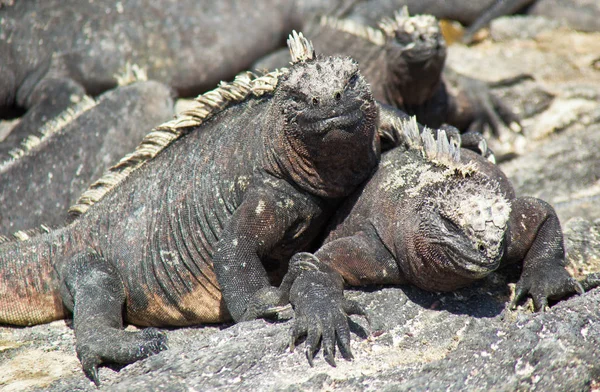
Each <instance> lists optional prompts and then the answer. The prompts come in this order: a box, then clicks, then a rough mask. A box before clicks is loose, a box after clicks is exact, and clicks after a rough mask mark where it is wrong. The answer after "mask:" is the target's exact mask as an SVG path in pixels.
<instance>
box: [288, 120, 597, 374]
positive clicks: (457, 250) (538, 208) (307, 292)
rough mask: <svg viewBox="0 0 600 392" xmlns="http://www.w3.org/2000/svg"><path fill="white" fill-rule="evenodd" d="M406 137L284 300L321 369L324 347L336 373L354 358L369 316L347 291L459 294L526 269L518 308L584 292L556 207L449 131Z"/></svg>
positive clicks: (303, 264)
mask: <svg viewBox="0 0 600 392" xmlns="http://www.w3.org/2000/svg"><path fill="white" fill-rule="evenodd" d="M396 129H397V130H398V131H400V133H401V135H399V138H400V139H402V140H403V141H404V142H403V143H402V144H403V145H404V147H403V146H400V147H398V148H395V149H392V150H390V151H388V152H386V153H384V154H383V155H382V159H381V161H380V163H379V166H378V169H377V171H376V172H375V174H374V175H373V177H371V178H370V180H369V181H368V182H367V183H365V185H364V186H362V187H361V188H359V189H358V190H357V191H356V192H355V194H354V195H353V196H351V197H350V198H349V199H348V200H347V201H346V203H345V204H344V205H343V206H342V207H341V208H340V210H339V211H338V213H337V215H336V217H335V218H334V220H333V222H332V223H331V225H330V230H329V233H328V234H327V235H326V239H325V241H324V244H323V245H322V246H321V247H320V249H319V250H318V251H317V252H316V253H314V255H313V254H310V253H299V254H297V255H295V256H294V257H293V258H292V260H291V261H290V273H289V274H288V275H286V277H285V278H284V284H283V287H282V290H289V292H290V301H291V303H292V305H293V306H294V309H295V313H296V322H295V325H294V328H293V330H292V344H294V342H295V340H296V339H297V338H299V337H300V336H301V335H304V334H307V335H308V337H307V340H306V354H307V356H308V359H309V361H311V362H312V359H313V357H314V355H315V352H316V350H317V349H318V344H319V341H321V340H322V347H323V354H324V357H325V359H326V360H327V361H328V362H329V363H332V364H333V363H335V362H334V355H335V346H336V342H337V344H338V345H339V347H340V351H341V352H342V354H343V355H344V356H345V357H346V358H348V357H351V352H350V345H349V342H350V334H349V328H348V322H347V319H346V315H347V314H352V313H356V314H365V312H364V310H362V309H361V308H360V306H358V305H357V304H356V303H355V302H353V301H351V300H347V299H345V298H344V295H343V287H344V285H349V286H362V285H368V284H373V285H381V284H412V285H415V286H418V287H420V288H422V289H425V290H429V291H453V290H456V289H458V288H461V287H464V286H466V285H469V284H470V283H472V282H474V281H476V280H478V279H482V278H483V277H485V276H486V275H488V274H490V273H491V272H493V271H495V270H497V269H498V268H500V267H502V266H506V265H510V264H522V273H521V277H520V279H519V281H518V283H517V285H516V293H515V296H514V299H513V300H512V303H511V306H514V305H515V304H517V303H518V302H519V301H520V300H521V299H522V298H523V297H524V296H526V295H528V294H529V295H531V297H532V298H533V302H534V305H535V308H536V309H537V310H542V311H543V310H544V309H545V308H546V306H547V305H548V299H549V298H551V299H554V298H561V297H563V296H565V295H568V294H571V293H575V292H582V290H583V289H582V286H581V285H580V284H579V282H577V281H576V280H575V279H574V278H572V277H571V276H570V275H569V273H568V272H567V270H566V269H565V265H566V261H565V249H564V244H563V235H562V231H561V227H560V223H559V220H558V217H557V215H556V213H555V211H554V209H553V208H552V207H551V206H550V205H549V204H548V203H546V202H544V201H542V200H540V199H536V198H532V197H515V193H514V190H513V188H512V186H511V184H510V183H509V181H508V180H507V178H506V176H505V175H504V174H503V173H502V172H501V171H500V170H499V168H498V167H497V166H496V165H494V164H492V163H490V162H489V161H487V160H486V159H484V158H483V157H481V156H480V155H477V154H475V153H473V152H472V151H470V150H464V149H460V148H459V147H458V144H457V143H455V142H454V141H453V140H450V141H449V140H448V138H447V137H446V134H445V132H444V131H440V132H439V134H438V135H437V140H436V139H434V137H433V133H432V131H431V130H430V129H425V130H424V131H423V132H421V133H419V129H418V127H417V123H416V121H414V118H413V120H410V121H406V120H402V121H401V122H399V123H398V126H397V127H396ZM590 282H592V283H593V282H595V283H593V284H595V285H598V282H597V279H596V280H595V281H594V280H593V279H592V280H591V281H590ZM587 288H589V285H588V287H587Z"/></svg>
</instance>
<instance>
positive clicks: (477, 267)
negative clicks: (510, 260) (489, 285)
mask: <svg viewBox="0 0 600 392" xmlns="http://www.w3.org/2000/svg"><path fill="white" fill-rule="evenodd" d="M444 255H445V256H446V258H447V259H448V261H449V263H451V264H452V265H453V266H454V269H455V271H456V272H459V271H462V273H460V272H459V273H460V274H461V275H463V276H467V277H472V278H482V277H484V276H486V275H488V274H489V273H490V272H492V271H495V270H496V269H498V267H499V265H500V257H497V258H495V259H489V258H487V257H484V256H482V255H479V254H471V252H468V251H461V250H459V249H454V248H446V249H444Z"/></svg>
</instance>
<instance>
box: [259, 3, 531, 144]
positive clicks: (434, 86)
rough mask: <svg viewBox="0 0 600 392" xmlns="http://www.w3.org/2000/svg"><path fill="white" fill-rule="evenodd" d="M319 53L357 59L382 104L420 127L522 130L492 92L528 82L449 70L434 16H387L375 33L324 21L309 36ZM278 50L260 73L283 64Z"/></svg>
mask: <svg viewBox="0 0 600 392" xmlns="http://www.w3.org/2000/svg"><path fill="white" fill-rule="evenodd" d="M305 33H306V34H307V36H309V37H310V38H311V41H312V42H313V44H314V45H315V49H316V50H317V51H319V53H327V54H331V55H333V54H343V55H347V56H350V57H352V58H353V59H355V60H356V61H357V62H358V63H359V64H360V67H361V72H362V73H363V75H364V77H365V79H367V81H368V82H369V83H370V84H371V89H372V90H373V95H374V97H375V99H376V100H378V101H379V102H382V103H385V104H388V105H392V106H394V107H396V108H399V109H401V110H403V111H404V112H406V113H407V114H409V115H416V116H417V120H418V121H419V123H421V124H423V125H427V126H429V127H434V128H439V127H440V126H441V125H442V124H444V123H447V124H450V125H453V126H455V127H457V128H459V129H460V130H461V131H463V132H465V131H475V132H480V133H482V132H483V130H484V127H485V126H486V125H489V126H490V128H491V129H492V131H493V132H494V133H496V134H499V133H501V131H502V129H503V128H504V127H510V128H511V129H513V130H515V131H519V130H520V125H519V122H518V119H517V117H516V115H514V114H513V113H512V111H511V110H510V109H509V108H508V107H507V105H506V104H504V103H503V102H502V101H501V100H500V99H498V98H496V97H495V96H494V95H493V94H491V92H490V87H493V86H495V85H503V84H510V83H515V82H518V81H519V80H521V79H522V78H524V76H522V75H519V76H518V77H515V78H511V79H507V80H505V81H500V82H496V83H492V84H491V85H488V84H487V83H485V82H483V81H480V80H476V79H473V78H469V77H466V76H463V75H460V74H458V73H456V72H454V71H453V70H452V69H450V68H448V67H446V66H445V62H446V52H447V48H446V42H445V40H444V37H443V35H442V33H441V30H440V26H439V23H438V20H437V19H436V18H435V17H434V16H432V15H427V14H424V15H414V16H410V15H409V13H408V9H407V8H406V7H404V8H403V9H402V10H400V11H398V12H396V13H394V14H393V17H391V18H390V17H384V18H382V19H381V20H380V21H379V24H378V27H377V28H373V27H370V26H368V25H365V24H361V23H357V22H356V21H354V20H351V19H338V18H333V17H322V18H321V20H320V23H319V24H317V25H314V26H312V27H311V28H310V29H309V30H308V31H305ZM286 56H287V53H286V52H285V51H280V52H278V53H275V54H272V55H270V56H267V57H266V58H264V59H262V60H260V61H259V62H257V63H255V64H254V65H253V67H255V68H256V69H275V68H278V67H281V66H284V65H285V61H286V58H287V57H286Z"/></svg>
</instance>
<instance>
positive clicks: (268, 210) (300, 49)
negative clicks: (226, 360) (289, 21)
mask: <svg viewBox="0 0 600 392" xmlns="http://www.w3.org/2000/svg"><path fill="white" fill-rule="evenodd" d="M289 45H290V51H291V54H292V62H293V65H291V67H290V68H289V69H282V70H278V71H275V72H273V73H269V74H267V75H264V76H261V77H256V76H254V75H253V74H250V73H244V74H241V75H240V76H238V77H237V78H236V79H235V80H234V81H233V82H232V83H229V84H228V83H223V84H222V85H220V86H219V87H218V88H217V89H215V90H213V91H211V92H208V93H206V94H204V95H202V96H200V97H199V98H198V100H197V102H196V105H195V106H194V107H193V108H192V109H190V110H188V111H186V112H184V113H183V114H181V115H180V116H179V117H177V118H176V119H174V120H172V121H170V122H168V123H165V124H163V125H161V126H159V127H157V128H156V129H154V130H153V131H152V132H151V133H150V134H148V135H147V137H146V138H145V140H144V141H143V142H142V144H141V145H140V146H139V147H138V148H137V149H136V151H135V152H134V153H132V154H130V155H128V156H127V157H125V158H124V159H123V160H122V161H121V162H120V163H119V164H117V165H116V166H115V167H113V168H112V169H111V170H110V171H109V172H108V173H107V174H106V175H105V176H104V177H103V178H101V179H100V180H99V181H98V182H97V183H95V184H94V185H93V187H92V188H91V189H90V191H89V192H86V193H85V195H84V196H83V197H82V199H81V200H80V202H79V203H78V204H77V205H76V206H75V207H74V208H73V211H74V212H76V213H78V214H80V216H79V217H78V218H77V219H75V220H74V221H73V223H71V224H70V225H68V226H66V227H64V228H61V229H58V230H55V231H51V232H49V233H44V234H41V235H38V236H30V238H29V239H28V240H26V241H9V242H7V243H5V244H3V245H2V246H0V299H1V300H0V323H4V324H16V325H29V324H36V323H44V322H49V321H51V320H55V319H58V318H62V317H65V316H67V315H68V314H69V312H72V313H73V325H74V330H75V338H76V351H77V355H78V356H79V359H80V361H81V363H82V366H83V369H84V371H85V373H86V375H88V377H90V378H91V379H92V380H94V381H95V382H98V377H97V366H98V365H99V364H100V363H102V362H118V363H131V362H134V361H136V360H138V359H141V358H144V357H146V356H148V355H151V354H153V353H156V352H158V351H161V350H164V349H165V348H166V336H165V334H164V333H162V332H159V331H158V330H156V329H152V328H149V329H145V330H142V331H140V332H127V331H123V329H122V327H123V323H124V322H128V323H133V324H136V325H139V326H185V325H196V324H200V323H214V322H222V321H225V320H228V319H231V318H233V320H234V321H240V320H247V319H253V318H256V317H262V316H264V315H267V314H270V313H271V312H272V311H273V309H276V308H277V306H279V305H285V303H286V301H287V300H286V298H284V297H283V296H282V295H281V293H280V291H279V290H278V289H277V288H276V287H274V286H273V285H276V284H277V283H278V282H279V281H280V278H281V276H283V274H284V273H285V272H286V270H287V261H288V259H289V257H290V256H291V255H293V254H294V253H295V252H297V251H300V250H306V249H308V247H309V245H310V244H311V243H312V242H313V240H314V239H315V237H316V236H317V235H318V234H320V233H321V232H322V228H323V225H324V224H325V222H326V221H327V220H328V219H329V218H330V216H331V215H332V214H333V213H334V211H335V209H336V208H337V206H338V205H339V203H340V202H341V200H342V199H343V198H344V197H346V196H348V195H349V194H350V193H351V192H352V191H353V190H354V189H355V188H356V187H357V186H358V185H359V184H361V183H362V182H363V181H364V180H365V179H366V178H368V176H369V175H370V174H371V173H372V171H373V170H374V169H375V167H376V165H377V162H378V160H379V139H378V136H377V133H376V126H377V121H378V107H377V105H376V104H375V101H374V100H373V97H372V94H371V91H370V89H369V87H368V85H367V84H366V82H365V81H364V79H363V77H362V76H361V74H360V72H359V70H358V66H357V64H356V63H355V62H354V61H353V60H351V59H349V58H343V57H325V58H320V57H316V56H315V53H314V51H313V49H312V46H311V45H310V43H309V42H308V41H307V40H306V39H304V37H302V36H301V35H300V36H298V35H297V34H295V33H294V35H293V36H292V37H291V38H290V40H289Z"/></svg>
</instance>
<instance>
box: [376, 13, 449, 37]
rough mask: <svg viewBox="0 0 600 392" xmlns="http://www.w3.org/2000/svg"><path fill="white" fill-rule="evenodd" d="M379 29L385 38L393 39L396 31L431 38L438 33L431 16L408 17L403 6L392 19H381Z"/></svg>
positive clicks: (437, 26)
mask: <svg viewBox="0 0 600 392" xmlns="http://www.w3.org/2000/svg"><path fill="white" fill-rule="evenodd" d="M378 25H379V27H380V28H381V30H383V32H384V33H385V35H386V36H388V37H390V38H394V37H395V36H396V32H397V31H403V32H405V33H407V34H410V35H413V36H414V35H416V34H422V35H426V36H433V35H434V34H437V33H439V30H440V28H439V25H438V22H437V19H436V18H435V16H433V15H415V16H412V17H411V16H410V15H409V13H408V7H407V6H404V7H402V9H401V10H400V11H396V12H395V13H394V18H383V19H382V20H381V21H380V22H379V23H378Z"/></svg>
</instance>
